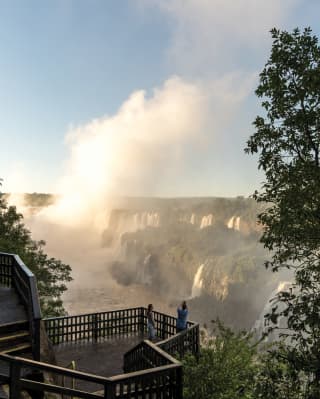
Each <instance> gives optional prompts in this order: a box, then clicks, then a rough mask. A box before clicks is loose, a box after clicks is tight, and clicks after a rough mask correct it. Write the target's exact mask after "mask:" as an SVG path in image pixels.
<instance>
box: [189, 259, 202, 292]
mask: <svg viewBox="0 0 320 399" xmlns="http://www.w3.org/2000/svg"><path fill="white" fill-rule="evenodd" d="M203 268H204V263H202V265H200V266H199V268H198V270H197V272H196V274H195V276H194V279H193V285H192V290H191V298H195V297H197V296H200V295H201V293H202V286H203V277H202V271H203Z"/></svg>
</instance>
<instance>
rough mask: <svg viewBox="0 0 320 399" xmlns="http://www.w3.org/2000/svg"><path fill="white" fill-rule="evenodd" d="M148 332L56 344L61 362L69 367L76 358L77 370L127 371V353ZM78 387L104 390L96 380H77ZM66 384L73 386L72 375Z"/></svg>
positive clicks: (107, 374) (102, 373)
mask: <svg viewBox="0 0 320 399" xmlns="http://www.w3.org/2000/svg"><path fill="white" fill-rule="evenodd" d="M145 338H146V336H143V335H141V334H133V335H131V336H128V337H118V338H116V337H114V338H108V339H107V338H106V339H104V340H101V341H100V342H99V341H98V342H96V343H93V342H87V341H76V342H70V343H64V344H59V345H55V346H54V351H55V356H56V359H57V364H58V366H61V367H67V366H69V365H70V363H71V361H75V366H76V370H78V371H83V372H86V373H90V374H95V375H99V376H102V377H111V376H114V375H117V374H122V373H123V369H122V367H123V355H124V354H125V353H126V352H127V351H128V350H130V349H131V348H133V347H134V346H136V345H137V344H138V343H139V342H141V341H142V340H143V339H145ZM75 384H76V388H78V389H83V390H88V391H91V392H95V391H99V390H101V386H99V385H96V384H88V383H83V382H82V381H76V382H75ZM66 386H69V387H71V381H70V379H68V381H67V383H66Z"/></svg>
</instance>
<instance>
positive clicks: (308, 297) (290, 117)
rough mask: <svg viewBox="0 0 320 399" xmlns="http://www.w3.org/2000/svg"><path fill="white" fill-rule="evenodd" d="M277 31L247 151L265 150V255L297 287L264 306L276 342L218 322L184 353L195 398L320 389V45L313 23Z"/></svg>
mask: <svg viewBox="0 0 320 399" xmlns="http://www.w3.org/2000/svg"><path fill="white" fill-rule="evenodd" d="M271 34H272V38H273V45H272V49H271V55H270V58H269V60H268V61H267V63H266V65H265V68H264V69H263V71H262V73H261V74H260V82H259V85H258V88H257V90H256V94H257V95H258V97H259V98H262V107H263V108H264V114H263V115H264V116H258V117H257V118H256V120H255V122H254V126H255V129H256V131H255V133H254V134H253V135H252V136H251V137H250V139H249V141H248V145H247V148H246V151H247V152H248V153H253V154H258V155H259V168H261V169H262V170H263V171H264V172H265V176H266V179H265V182H264V183H263V185H262V187H261V190H260V191H259V192H258V191H256V193H255V194H254V198H255V199H256V201H258V202H259V203H262V204H265V208H264V210H263V211H262V212H261V213H260V214H259V217H258V219H259V222H260V223H261V225H262V227H263V234H262V237H261V242H262V243H263V245H264V247H265V248H266V249H268V250H269V251H270V255H271V256H270V259H269V260H267V261H266V263H265V265H266V267H267V268H269V269H271V270H272V271H273V272H278V271H279V270H282V269H288V270H290V271H291V272H292V274H293V283H292V288H291V289H289V290H286V291H281V292H279V293H278V295H277V296H276V298H275V300H274V306H273V308H272V310H271V312H270V313H268V314H266V315H265V317H266V321H267V323H269V324H268V325H269V331H270V332H271V331H272V330H280V338H279V341H278V342H276V343H274V345H273V346H272V347H269V348H263V347H260V348H259V351H258V352H254V348H255V344H254V343H253V342H252V341H251V340H250V338H249V337H248V336H247V335H246V334H243V335H242V336H241V335H236V334H234V333H232V332H231V331H229V330H228V329H225V328H222V329H221V328H220V331H218V334H217V336H216V338H215V339H214V340H213V341H212V342H211V343H209V345H207V347H205V348H204V349H203V350H202V354H201V356H200V360H199V362H198V363H197V362H196V361H193V360H191V361H190V359H187V360H186V361H185V365H186V374H185V382H186V385H185V395H186V397H187V398H188V399H191V398H199V397H206V398H211V397H212V398H215V399H216V398H219V399H220V398H221V399H222V398H224V399H226V398H230V399H231V398H247V399H249V398H252V399H254V398H255V399H256V398H263V399H271V398H272V399H287V398H289V399H319V398H320V351H319V348H320V184H319V183H320V158H319V156H320V154H319V150H320V134H319V129H320V46H319V45H318V38H317V37H315V36H313V35H312V32H311V29H310V28H307V29H305V30H304V31H303V32H300V31H299V29H295V30H294V31H293V32H292V33H289V32H286V31H279V30H276V29H273V30H272V31H271ZM280 319H281V323H279V320H280ZM217 375H219V378H216V376H217ZM225 376H227V377H225ZM198 381H199V383H198ZM200 381H201V382H200Z"/></svg>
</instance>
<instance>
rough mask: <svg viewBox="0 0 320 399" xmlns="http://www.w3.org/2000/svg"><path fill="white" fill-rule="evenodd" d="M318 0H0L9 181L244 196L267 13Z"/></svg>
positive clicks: (36, 187)
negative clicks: (245, 149) (255, 91)
mask: <svg viewBox="0 0 320 399" xmlns="http://www.w3.org/2000/svg"><path fill="white" fill-rule="evenodd" d="M319 15H320V2H319V1H318V0H268V1H262V0H237V1H234V0H121V1H119V0H109V1H106V0H86V1H85V0H55V1H43V0H39V1H37V0H29V1H28V2H26V1H24V0H20V1H19V0H9V1H6V0H0V54H1V57H0V88H1V89H0V139H1V157H0V176H1V177H2V179H3V186H2V190H3V191H5V192H54V193H60V192H64V191H69V192H71V193H73V192H77V193H81V192H90V193H92V195H93V196H100V195H129V196H164V197H173V196H237V195H245V196H248V195H250V194H252V192H253V191H254V190H255V189H256V188H258V187H259V184H260V182H261V181H262V180H263V175H262V174H261V173H259V172H258V171H257V158H254V157H252V156H248V155H245V154H244V151H243V149H244V147H245V144H246V140H247V139H248V137H249V136H250V135H251V134H252V133H253V132H254V130H253V127H252V121H253V120H254V118H255V116H256V115H258V114H259V113H260V114H261V113H262V110H261V107H260V105H259V100H258V99H257V98H256V97H255V95H254V90H255V87H256V86H257V82H258V75H259V72H260V71H261V70H262V68H263V66H264V64H265V63H266V61H267V59H268V55H269V53H270V46H271V38H270V33H269V30H270V29H271V28H272V27H277V28H279V29H286V30H292V29H293V28H295V27H297V26H298V27H300V28H301V29H303V28H304V27H306V26H310V27H311V28H312V29H313V32H314V33H315V34H316V35H318V36H319V35H320V28H319Z"/></svg>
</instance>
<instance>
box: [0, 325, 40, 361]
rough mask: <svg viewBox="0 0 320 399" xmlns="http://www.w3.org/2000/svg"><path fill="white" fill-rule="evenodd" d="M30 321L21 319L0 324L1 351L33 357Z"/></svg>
mask: <svg viewBox="0 0 320 399" xmlns="http://www.w3.org/2000/svg"><path fill="white" fill-rule="evenodd" d="M30 341H31V339H30V333H29V322H28V321H27V320H19V321H16V322H13V323H6V324H2V325H0V353H2V354H7V355H13V356H14V355H19V356H22V357H28V358H31V357H32V351H31V342H30Z"/></svg>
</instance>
